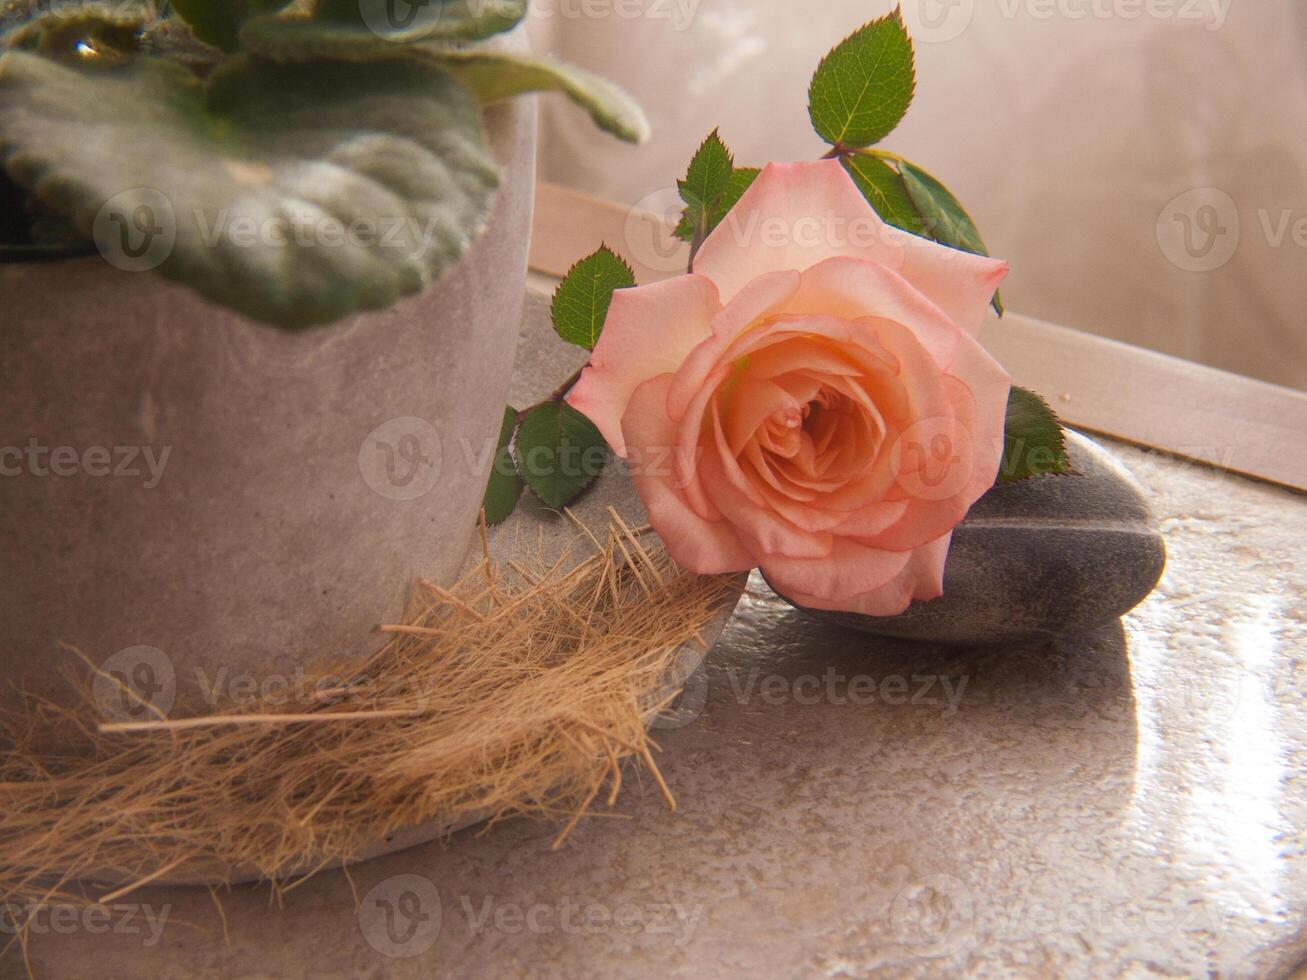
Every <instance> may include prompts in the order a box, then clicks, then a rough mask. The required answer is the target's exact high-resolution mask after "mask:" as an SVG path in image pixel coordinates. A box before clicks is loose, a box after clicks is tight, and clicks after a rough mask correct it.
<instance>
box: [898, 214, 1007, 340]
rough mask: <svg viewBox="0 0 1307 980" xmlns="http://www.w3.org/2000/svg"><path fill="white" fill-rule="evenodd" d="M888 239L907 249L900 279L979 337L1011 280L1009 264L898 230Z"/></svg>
mask: <svg viewBox="0 0 1307 980" xmlns="http://www.w3.org/2000/svg"><path fill="white" fill-rule="evenodd" d="M886 235H887V237H888V239H889V240H890V241H896V242H898V243H899V244H901V245H902V246H903V266H902V268H901V269H899V273H900V275H902V276H903V278H904V279H906V280H907V281H908V282H910V283H912V285H913V286H915V287H916V288H917V289H918V290H920V291H921V292H922V293H923V294H925V296H926V297H927V298H928V299H929V300H930V301H931V302H932V303H934V304H935V305H936V306H938V307H939V308H940V309H941V310H943V311H944V313H945V314H947V315H948V317H949V318H950V319H951V320H952V321H953V322H954V323H956V324H957V325H958V326H959V327H961V328H962V329H963V330H965V331H967V333H969V334H971V335H972V336H973V337H974V336H976V335H977V334H978V333H979V332H980V325H981V324H982V323H984V321H985V316H986V314H987V313H988V311H989V304H990V303H991V302H993V300H994V293H996V292H997V291H998V287H999V286H1000V285H1002V283H1003V280H1004V279H1006V278H1007V275H1008V264H1007V263H1006V262H1004V261H1002V260H1000V259H991V258H987V257H986V256H983V255H973V254H972V253H970V252H964V251H962V250H961V249H956V248H949V247H948V246H947V245H940V244H939V243H937V242H932V241H930V240H928V239H925V238H918V237H917V236H916V235H909V234H908V233H907V232H906V231H901V230H899V229H898V228H889V229H888V230H887V232H886Z"/></svg>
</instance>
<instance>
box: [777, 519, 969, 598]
mask: <svg viewBox="0 0 1307 980" xmlns="http://www.w3.org/2000/svg"><path fill="white" fill-rule="evenodd" d="M952 538H953V532H952V531H950V532H949V533H948V534H945V535H944V536H943V537H941V538H938V539H936V540H934V541H931V542H930V543H928V544H925V545H922V546H921V547H920V548H917V549H916V550H915V551H913V552H912V557H911V558H910V559H909V560H908V563H907V564H906V565H904V566H903V569H902V570H901V571H900V572H899V573H898V575H896V576H894V578H892V579H890V580H889V581H888V582H886V583H885V584H884V585H882V586H881V587H880V588H878V589H873V590H871V591H870V592H864V593H862V594H861V595H857V596H854V597H852V598H848V599H834V600H832V599H830V598H829V597H822V596H815V595H810V594H808V593H806V592H787V593H786V595H787V596H788V597H789V598H790V599H792V600H793V601H795V602H797V603H799V604H801V605H804V606H808V607H810V608H812V609H834V610H838V611H839V612H854V613H862V614H863V615H864V616H897V615H898V614H899V613H901V612H903V611H904V610H905V609H907V608H908V606H909V605H911V604H912V603H913V602H914V601H918V602H927V601H929V600H931V599H938V598H939V597H940V596H941V595H943V594H944V562H945V559H947V558H948V548H949V543H950V541H951V540H952Z"/></svg>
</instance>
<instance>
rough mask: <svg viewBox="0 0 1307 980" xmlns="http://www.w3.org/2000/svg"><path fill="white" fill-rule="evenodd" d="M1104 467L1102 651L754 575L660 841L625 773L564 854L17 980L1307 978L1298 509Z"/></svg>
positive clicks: (467, 843) (318, 890) (439, 873)
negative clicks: (1147, 579)
mask: <svg viewBox="0 0 1307 980" xmlns="http://www.w3.org/2000/svg"><path fill="white" fill-rule="evenodd" d="M1113 448H1114V449H1116V450H1117V451H1118V452H1119V453H1120V455H1121V457H1122V458H1123V459H1124V461H1125V462H1126V464H1127V465H1128V466H1129V467H1130V468H1131V469H1132V471H1133V472H1134V473H1135V475H1136V476H1137V478H1138V479H1139V481H1140V482H1141V483H1142V484H1143V485H1144V487H1145V488H1146V489H1147V491H1148V493H1149V496H1150V499H1151V500H1152V502H1153V505H1154V507H1155V509H1156V511H1157V514H1158V517H1159V519H1160V521H1161V526H1162V529H1163V532H1164V534H1165V536H1166V540H1167V545H1168V549H1169V552H1170V562H1169V566H1168V569H1167V572H1166V576H1165V578H1164V579H1163V582H1162V585H1161V586H1160V588H1159V589H1158V591H1157V592H1156V593H1155V594H1154V595H1153V596H1152V597H1151V598H1150V599H1149V600H1148V601H1147V602H1145V604H1144V605H1143V606H1141V607H1140V608H1139V609H1137V610H1136V611H1135V612H1134V613H1132V614H1131V615H1129V616H1128V617H1127V618H1126V619H1125V620H1124V621H1123V622H1122V623H1121V624H1119V625H1116V626H1113V627H1110V628H1108V629H1105V630H1102V631H1100V632H1098V633H1096V634H1093V635H1089V636H1085V637H1082V638H1078V639H1074V640H1067V641H1058V642H1057V643H1055V644H1053V645H1046V646H1042V647H1034V648H1026V649H1008V650H999V651H985V652H981V651H968V650H958V649H944V648H939V649H935V648H930V647H920V646H913V645H910V644H905V643H901V642H895V641H888V640H880V639H876V638H873V637H869V636H866V635H862V634H858V633H852V632H847V631H843V630H840V629H838V628H835V627H831V626H826V625H822V624H820V623H817V622H815V621H813V620H810V619H808V618H806V617H804V616H803V615H802V614H800V613H798V612H796V611H794V610H792V609H790V608H789V607H788V606H786V605H785V604H784V603H782V602H780V601H779V600H777V599H775V598H774V597H772V596H771V595H770V594H769V593H768V592H767V591H766V588H765V586H764V585H762V583H761V582H760V581H759V580H758V579H756V578H755V579H754V584H753V586H752V594H750V595H746V597H745V599H744V600H743V601H742V603H741V605H740V607H739V608H738V610H737V612H736V615H735V617H734V618H733V620H732V621H731V623H730V624H729V625H728V627H727V629H726V632H725V633H724V634H723V637H722V640H721V641H720V643H719V644H718V646H717V647H716V649H715V650H714V651H713V653H712V654H711V656H710V657H709V659H708V662H707V664H706V666H705V667H704V668H702V670H701V673H699V674H697V675H696V676H695V677H694V678H693V679H692V681H691V684H690V687H689V688H688V690H687V693H686V694H685V695H684V696H683V698H682V700H681V702H680V704H679V706H678V710H677V714H676V716H675V720H674V721H672V722H670V723H669V724H668V725H666V726H665V727H664V728H663V729H662V730H660V731H659V733H658V741H659V743H660V744H661V746H662V750H663V751H662V754H661V756H660V758H659V765H660V767H661V769H662V771H663V774H664V775H665V777H666V779H667V782H668V784H669V785H670V786H671V788H672V790H673V792H674V793H675V795H676V798H677V801H678V803H679V810H678V811H677V812H675V813H670V812H668V810H667V809H666V808H665V806H664V804H663V801H662V799H661V797H660V795H659V793H658V792H657V790H656V788H655V787H654V786H653V785H652V783H651V782H650V781H649V780H648V779H645V780H643V781H640V780H637V779H636V778H634V777H633V776H632V778H630V779H629V780H628V785H627V789H626V790H625V791H624V795H623V797H622V799H621V800H620V802H619V803H618V805H617V806H616V807H615V808H614V811H613V813H612V815H611V816H603V817H595V818H593V819H589V820H586V821H583V822H582V823H581V825H580V826H579V827H578V828H577V829H576V831H575V832H574V833H573V834H572V835H571V837H570V838H569V839H568V841H567V843H566V844H565V845H564V847H563V848H562V849H561V850H560V851H557V852H555V851H551V850H550V849H549V844H550V842H551V840H552V839H553V837H554V835H555V834H556V832H557V829H558V828H557V826H556V825H555V824H553V823H549V822H534V821H528V820H516V821H509V822H505V823H502V824H500V825H498V826H496V827H494V828H490V829H486V828H473V829H470V830H467V831H463V832H460V833H458V834H456V835H454V837H453V838H452V839H451V840H449V841H447V842H444V843H441V842H436V843H433V844H429V845H425V846H422V847H418V848H414V849H411V850H408V851H404V852H401V853H398V854H393V855H390V856H387V857H384V858H380V859H378V860H375V861H372V862H369V863H366V864H363V865H359V866H356V867H355V868H353V869H352V870H351V871H350V873H349V874H348V875H346V874H345V873H342V872H326V873H323V874H321V875H319V876H317V877H314V878H312V879H309V880H307V881H305V882H304V883H302V884H301V885H300V886H298V887H296V888H295V889H294V890H293V891H291V892H289V894H287V895H285V897H284V899H283V903H282V905H283V907H282V908H280V909H276V908H275V907H270V906H271V905H272V903H271V902H270V898H269V892H268V890H267V889H266V888H259V887H239V888H235V889H232V890H231V891H229V892H224V893H221V894H220V895H219V896H218V897H219V899H220V901H221V904H222V908H223V911H224V913H225V931H226V935H227V936H228V937H229V938H228V940H227V941H224V923H223V919H222V918H220V917H219V915H218V913H217V911H216V909H215V906H214V902H213V899H212V898H211V897H210V894H209V893H208V892H207V891H206V890H203V889H193V888H171V889H166V888H145V889H142V890H140V891H138V892H136V893H133V894H132V895H131V896H128V897H126V898H123V899H121V900H120V901H119V902H118V903H116V905H115V906H114V908H112V909H111V910H110V913H111V914H110V915H109V916H108V917H107V919H106V918H96V919H95V920H94V921H92V920H90V919H88V918H86V917H81V918H79V917H77V916H75V915H74V916H71V917H68V916H65V917H64V918H63V919H61V920H58V921H55V920H50V919H46V920H43V922H42V926H43V928H44V931H43V932H42V933H41V934H38V935H34V936H33V938H32V942H31V948H30V955H31V960H32V965H33V967H34V968H35V970H36V975H37V976H38V977H58V978H80V977H88V978H89V977H95V978H103V977H224V978H226V977H267V978H272V977H277V978H301V977H303V978H309V977H312V978H334V977H394V978H409V977H412V978H419V977H421V978H427V977H432V976H451V977H455V976H456V977H487V978H491V977H494V978H499V977H514V976H531V977H536V976H541V977H552V976H558V977H590V976H596V977H597V976H603V977H643V976H648V977H664V976H678V977H679V976H685V977H705V976H738V975H754V976H822V975H824V976H832V977H842V976H851V977H852V976H869V975H875V976H886V977H918V976H920V977H927V976H961V975H967V976H978V977H990V976H993V977H999V976H1031V977H1034V976H1053V975H1056V976H1061V977H1094V978H1100V977H1189V976H1208V975H1211V976H1220V977H1254V976H1256V977H1265V976H1270V977H1274V976H1282V975H1284V974H1286V973H1288V972H1289V971H1290V970H1292V969H1293V967H1294V966H1295V965H1297V964H1299V963H1301V962H1303V961H1304V960H1305V959H1307V929H1305V928H1304V923H1307V700H1305V699H1304V696H1303V695H1304V691H1305V690H1307V659H1305V653H1307V643H1305V642H1304V641H1305V640H1307V561H1305V560H1304V552H1303V544H1302V542H1303V541H1304V539H1307V501H1304V498H1303V497H1302V496H1300V495H1296V494H1294V493H1291V492H1289V491H1286V490H1281V489H1277V488H1274V487H1271V486H1268V485H1263V484H1258V483H1254V482H1251V481H1249V480H1246V479H1243V478H1241V477H1237V476H1232V475H1229V474H1224V473H1219V472H1216V471H1212V470H1207V469H1204V468H1201V467H1199V466H1196V465H1193V464H1190V463H1185V462H1181V461H1177V460H1174V459H1169V458H1166V457H1165V456H1163V455H1160V454H1157V453H1153V452H1149V451H1144V450H1139V449H1134V448H1130V447H1125V446H1120V445H1113ZM165 913H166V920H165V921H163V922H162V924H161V923H160V919H161V917H162V916H164V915H165ZM387 913H389V914H390V915H391V916H392V921H391V922H390V923H389V931H388V924H387V922H386V918H385V917H386V915H387ZM129 915H130V918H129ZM151 923H153V926H152V925H151ZM22 972H23V971H22V964H21V960H20V959H18V958H16V957H15V956H14V955H13V951H11V953H10V955H8V956H7V957H5V958H4V959H0V976H3V977H8V976H11V975H13V976H21V975H22Z"/></svg>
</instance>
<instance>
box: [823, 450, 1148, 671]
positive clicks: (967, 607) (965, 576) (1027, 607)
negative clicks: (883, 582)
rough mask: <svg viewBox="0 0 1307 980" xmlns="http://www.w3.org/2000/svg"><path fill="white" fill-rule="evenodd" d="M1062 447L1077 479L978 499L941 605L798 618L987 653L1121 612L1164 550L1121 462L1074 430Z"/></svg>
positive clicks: (962, 528)
mask: <svg viewBox="0 0 1307 980" xmlns="http://www.w3.org/2000/svg"><path fill="white" fill-rule="evenodd" d="M1068 446H1069V449H1070V454H1071V460H1072V463H1073V464H1074V467H1075V472H1074V473H1070V474H1065V475H1058V476H1042V477H1034V478H1032V479H1029V480H1025V481H1022V482H1020V483H1014V484H1009V485H1006V486H998V487H995V488H994V489H993V490H991V491H990V492H989V493H987V494H986V495H985V496H984V497H982V498H980V500H978V501H977V502H976V504H975V506H974V507H972V508H971V512H970V513H968V514H967V516H966V519H965V520H963V522H962V523H961V524H959V525H958V527H957V529H956V530H955V531H954V533H953V545H952V548H951V549H950V550H949V556H948V563H947V564H946V565H945V566H944V595H943V596H941V597H940V598H938V599H934V600H932V601H930V602H917V603H913V604H912V606H910V607H909V608H908V610H907V611H906V612H905V613H903V614H902V615H899V616H889V617H876V616H862V615H858V614H855V613H835V612H827V611H823V610H812V609H804V611H805V612H809V613H811V614H812V615H814V616H817V617H818V618H820V619H823V620H826V621H829V622H835V623H839V624H841V625H844V626H851V627H853V628H854V629H858V630H862V631H864V632H867V633H875V634H878V635H881V636H891V637H899V638H902V639H909V640H924V641H928V642H933V643H953V644H966V645H983V646H988V645H998V644H1011V643H1029V642H1036V641H1040V640H1046V639H1051V638H1053V637H1058V636H1071V635H1075V634H1078V633H1085V632H1088V631H1089V630H1093V629H1096V628H1098V627H1100V626H1103V625H1106V624H1107V623H1110V622H1112V621H1113V620H1115V619H1118V618H1119V617H1121V616H1123V615H1125V614H1126V613H1127V612H1129V611H1130V610H1131V609H1133V608H1134V607H1135V606H1137V605H1138V604H1139V603H1140V602H1142V601H1143V600H1144V598H1145V597H1146V596H1147V595H1148V594H1149V593H1150V592H1152V591H1153V589H1154V587H1156V585H1157V583H1158V581H1159V580H1160V579H1161V576H1162V570H1163V568H1164V567H1165V565H1166V545H1165V544H1164V542H1163V540H1162V536H1161V534H1160V533H1159V532H1158V530H1157V526H1156V523H1155V522H1154V520H1153V516H1152V512H1151V511H1150V510H1149V507H1148V504H1147V503H1145V501H1144V499H1143V497H1142V496H1141V495H1140V493H1139V491H1138V490H1137V489H1136V488H1135V485H1134V482H1133V480H1132V479H1131V478H1130V476H1129V474H1128V473H1127V472H1126V471H1125V469H1124V468H1123V467H1122V466H1121V465H1120V463H1118V462H1117V460H1116V458H1115V457H1114V456H1112V455H1111V454H1110V453H1109V452H1107V450H1105V449H1103V448H1102V447H1101V446H1099V445H1098V444H1097V443H1095V442H1092V441H1091V440H1089V439H1087V438H1086V437H1085V436H1083V435H1080V434H1079V433H1074V432H1070V433H1068ZM799 608H803V607H799Z"/></svg>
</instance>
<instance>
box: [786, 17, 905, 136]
mask: <svg viewBox="0 0 1307 980" xmlns="http://www.w3.org/2000/svg"><path fill="white" fill-rule="evenodd" d="M915 90H916V68H915V65H914V60H913V52H912V40H911V38H909V37H908V31H907V28H906V27H904V25H903V15H902V14H901V13H900V12H899V11H898V10H895V11H894V12H893V13H891V14H889V15H887V16H885V17H881V18H880V19H879V20H873V21H872V22H871V23H869V24H867V25H865V26H863V27H861V28H859V29H858V30H856V31H854V32H853V33H852V34H850V35H849V36H848V37H847V38H845V39H844V40H843V41H841V42H840V43H839V44H838V45H836V46H835V48H834V49H833V50H832V51H831V52H830V54H828V55H826V57H825V58H823V59H822V61H821V64H820V65H818V66H817V71H816V73H815V74H814V75H813V76H812V83H811V84H810V85H809V86H808V115H809V116H810V117H811V118H812V125H813V128H815V129H816V130H817V134H818V135H819V136H820V137H821V138H822V139H824V140H825V141H826V142H827V143H830V144H831V145H832V146H844V147H862V146H871V144H873V143H879V142H880V141H881V140H883V139H884V138H885V137H886V136H888V135H889V134H890V133H891V132H893V130H894V127H896V126H897V125H898V124H899V122H900V121H902V119H903V116H904V114H905V113H907V111H908V106H909V105H911V104H912V96H913V93H914V91H915Z"/></svg>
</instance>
